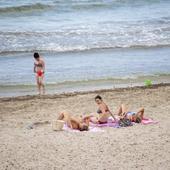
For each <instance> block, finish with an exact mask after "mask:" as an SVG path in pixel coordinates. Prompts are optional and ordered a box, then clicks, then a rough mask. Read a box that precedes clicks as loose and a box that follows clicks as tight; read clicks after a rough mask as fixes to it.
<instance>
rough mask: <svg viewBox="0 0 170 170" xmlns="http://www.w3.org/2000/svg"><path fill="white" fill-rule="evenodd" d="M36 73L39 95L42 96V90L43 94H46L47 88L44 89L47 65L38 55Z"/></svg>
mask: <svg viewBox="0 0 170 170" xmlns="http://www.w3.org/2000/svg"><path fill="white" fill-rule="evenodd" d="M34 59H35V63H34V73H36V81H37V86H38V91H39V94H41V88H42V91H43V94H45V87H44V82H43V79H44V73H45V63H44V60H43V59H42V58H41V57H40V56H39V54H38V53H34Z"/></svg>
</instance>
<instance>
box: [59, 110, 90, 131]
mask: <svg viewBox="0 0 170 170" xmlns="http://www.w3.org/2000/svg"><path fill="white" fill-rule="evenodd" d="M58 120H64V121H65V122H66V124H67V126H68V127H70V128H72V129H77V130H80V131H88V128H89V121H88V119H84V121H83V119H82V118H78V117H73V116H71V114H70V113H68V112H61V113H60V115H59V117H58Z"/></svg>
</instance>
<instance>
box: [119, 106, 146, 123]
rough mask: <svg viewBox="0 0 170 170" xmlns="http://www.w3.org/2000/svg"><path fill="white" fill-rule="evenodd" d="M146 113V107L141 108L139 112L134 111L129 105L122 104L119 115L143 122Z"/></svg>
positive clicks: (136, 121)
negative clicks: (130, 109)
mask: <svg viewBox="0 0 170 170" xmlns="http://www.w3.org/2000/svg"><path fill="white" fill-rule="evenodd" d="M143 115H144V108H141V109H139V110H138V111H137V112H132V111H129V110H128V107H127V106H125V105H124V104H122V105H121V106H120V107H119V110H118V116H120V118H124V117H126V118H127V119H129V120H130V121H131V122H135V123H141V121H142V119H143Z"/></svg>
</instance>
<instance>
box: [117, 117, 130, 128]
mask: <svg viewBox="0 0 170 170" xmlns="http://www.w3.org/2000/svg"><path fill="white" fill-rule="evenodd" d="M118 123H119V126H120V127H127V126H132V125H133V124H132V122H131V121H130V120H129V119H127V118H123V119H120V120H119V122H118Z"/></svg>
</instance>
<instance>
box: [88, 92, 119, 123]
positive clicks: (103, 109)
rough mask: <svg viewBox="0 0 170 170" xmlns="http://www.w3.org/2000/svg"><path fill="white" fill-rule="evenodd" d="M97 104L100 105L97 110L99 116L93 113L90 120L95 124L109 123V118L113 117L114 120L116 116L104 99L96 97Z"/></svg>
mask: <svg viewBox="0 0 170 170" xmlns="http://www.w3.org/2000/svg"><path fill="white" fill-rule="evenodd" d="M95 102H96V104H97V105H98V110H97V114H96V113H93V114H91V115H90V120H91V121H92V122H93V123H100V124H101V123H107V121H108V118H109V117H110V116H112V117H113V119H114V120H116V119H115V117H114V115H113V114H112V112H111V111H110V109H109V107H108V106H107V104H106V103H105V102H104V101H103V99H102V97H101V96H99V95H97V96H96V97H95Z"/></svg>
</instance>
